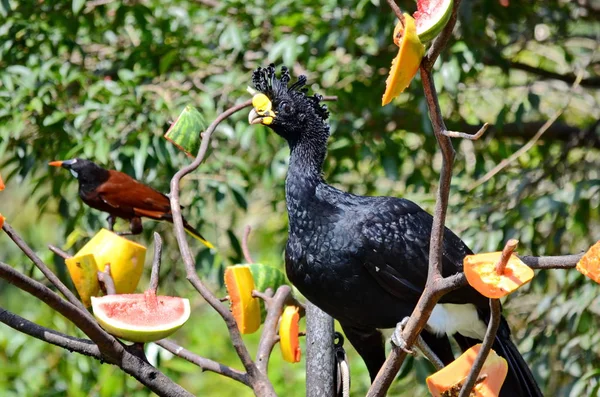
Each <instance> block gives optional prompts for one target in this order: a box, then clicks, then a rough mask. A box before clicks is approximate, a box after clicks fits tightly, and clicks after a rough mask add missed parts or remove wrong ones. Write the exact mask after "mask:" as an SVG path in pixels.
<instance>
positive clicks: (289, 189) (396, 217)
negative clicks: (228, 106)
mask: <svg viewBox="0 0 600 397" xmlns="http://www.w3.org/2000/svg"><path fill="white" fill-rule="evenodd" d="M289 82H290V74H289V72H288V70H287V69H286V68H285V67H282V68H281V77H280V78H278V77H277V76H276V73H275V68H274V66H273V65H270V66H269V67H267V68H258V69H257V70H256V71H254V74H253V76H252V83H253V85H254V88H255V89H256V90H257V93H256V94H255V95H254V97H253V100H252V104H253V107H254V108H253V109H252V111H251V112H250V115H249V117H248V121H249V122H250V124H263V125H266V126H268V127H270V128H271V129H272V130H273V131H275V132H276V133H277V134H278V135H280V136H281V137H283V138H284V139H285V140H286V141H287V142H288V144H289V147H290V150H291V158H290V165H289V170H288V174H287V178H286V201H287V210H288V217H289V239H288V242H287V245H286V249H285V264H286V271H287V275H288V277H289V279H290V281H291V282H292V283H293V284H294V285H295V286H296V287H297V288H298V289H299V290H300V292H302V294H304V296H305V297H306V298H307V299H309V300H310V301H311V302H313V303H314V304H315V305H317V306H318V307H320V308H321V309H322V310H324V311H325V312H327V313H328V314H330V315H331V316H332V317H334V318H335V319H337V320H338V321H339V322H340V324H341V326H342V328H343V330H344V333H345V334H346V336H347V337H348V339H349V340H350V342H351V343H352V345H353V346H354V347H355V348H356V350H357V351H358V353H359V354H360V355H361V356H362V358H363V360H364V361H365V363H366V365H367V368H368V370H369V374H370V376H371V379H372V380H373V379H374V378H375V376H376V375H377V372H378V371H379V369H380V368H381V366H382V365H383V363H384V361H385V350H384V339H383V336H382V334H381V332H380V330H381V329H390V328H394V327H396V325H397V323H399V322H401V321H402V320H403V319H404V318H405V317H407V316H410V315H411V313H412V311H413V309H414V308H415V305H416V303H417V301H418V299H419V297H420V296H421V294H422V292H423V290H424V288H425V281H426V279H427V272H428V263H429V241H430V236H431V228H432V221H433V218H432V216H431V215H430V214H429V213H427V212H425V211H424V210H423V209H421V208H420V207H419V206H418V205H417V204H415V203H413V202H411V201H408V200H405V199H402V198H396V197H365V196H357V195H354V194H350V193H346V192H343V191H341V190H338V189H336V188H334V187H332V186H330V185H328V184H327V183H326V182H325V181H324V180H323V177H322V166H323V161H324V160H325V155H326V151H327V140H328V138H329V125H328V122H327V119H328V116H329V114H328V111H327V108H326V107H325V106H324V105H322V104H321V103H320V102H321V99H322V97H321V96H319V95H314V96H308V95H307V88H303V86H304V85H305V84H306V77H305V76H300V77H299V78H298V80H297V81H296V82H295V83H293V84H291V85H289ZM471 253H472V252H471V250H470V249H469V248H468V247H467V246H466V245H465V243H463V242H462V241H461V239H460V238H458V237H457V236H456V235H455V234H454V233H452V231H450V230H449V229H447V228H446V230H445V232H444V243H443V259H442V262H443V271H442V274H443V276H450V275H453V274H456V273H459V272H461V271H462V262H463V258H464V257H465V256H466V255H468V254H471ZM489 318H490V309H489V300H488V299H487V298H485V297H484V296H482V295H481V294H479V293H478V292H477V291H475V290H474V289H473V288H472V287H470V286H465V287H462V288H460V289H457V290H455V291H452V292H450V293H448V294H446V295H445V296H443V297H442V299H441V300H440V301H439V303H438V304H437V305H436V307H435V309H434V310H433V313H432V315H431V318H430V319H429V321H428V323H427V326H426V329H425V330H424V331H423V332H422V334H421V335H422V336H423V338H424V340H425V341H426V343H427V344H428V345H429V346H430V347H431V348H432V349H433V351H434V352H435V353H436V354H437V355H438V357H439V358H440V359H441V360H442V361H443V362H444V363H445V364H449V363H450V362H452V361H453V360H454V355H453V353H452V350H451V346H450V341H449V339H448V336H453V337H454V338H455V339H456V341H457V342H458V344H459V345H460V347H461V349H463V351H464V350H467V349H468V348H469V347H471V346H473V345H474V344H476V343H479V342H480V341H481V340H482V339H483V337H484V335H485V332H486V327H487V322H488V320H489ZM396 335H397V334H396ZM493 348H494V350H495V351H496V352H497V353H498V354H500V355H502V356H503V357H504V358H505V359H506V360H507V361H508V364H509V372H508V376H507V379H506V381H505V383H504V385H503V387H502V392H501V395H502V396H503V397H509V396H510V397H515V396H541V395H542V394H541V392H540V389H539V388H538V386H537V384H536V382H535V380H534V378H533V375H532V374H531V371H530V370H529V368H528V366H527V364H526V363H525V361H524V359H523V358H522V357H521V355H520V354H519V352H518V350H517V348H516V346H515V345H514V344H513V342H512V341H511V339H510V329H509V327H508V324H507V323H506V320H504V318H502V321H501V324H500V328H499V331H498V334H497V337H496V340H495V343H494V346H493Z"/></svg>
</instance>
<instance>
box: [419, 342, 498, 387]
mask: <svg viewBox="0 0 600 397" xmlns="http://www.w3.org/2000/svg"><path fill="white" fill-rule="evenodd" d="M479 350H481V343H479V344H477V345H475V346H473V347H471V348H470V349H469V350H467V351H466V352H464V353H463V354H462V355H461V356H460V357H458V358H457V359H456V360H454V361H452V362H451V363H450V364H448V365H447V366H445V367H444V368H442V369H441V370H439V371H438V372H436V373H435V374H433V375H431V376H429V377H428V378H427V379H426V382H427V387H428V388H429V391H430V392H431V394H432V395H433V396H434V397H446V396H454V395H456V396H458V393H459V392H460V389H461V388H462V385H463V383H464V382H465V380H466V378H467V376H468V375H469V371H471V367H472V366H473V363H474V362H475V358H476V357H477V354H478V353H479ZM507 373H508V364H507V362H506V360H505V359H504V358H502V357H500V356H499V355H498V354H496V352H495V351H494V350H490V354H489V355H488V357H487V358H486V360H485V363H484V364H483V368H482V369H481V372H480V373H479V377H478V380H477V382H476V383H475V387H473V391H472V392H471V394H470V396H471V397H497V396H498V395H499V393H500V388H501V387H502V384H503V383H504V379H506V374H507Z"/></svg>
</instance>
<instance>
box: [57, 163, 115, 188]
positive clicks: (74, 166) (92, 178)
mask: <svg viewBox="0 0 600 397" xmlns="http://www.w3.org/2000/svg"><path fill="white" fill-rule="evenodd" d="M48 165H51V166H53V167H62V168H66V169H68V170H69V171H71V174H73V176H74V177H75V178H77V179H78V180H79V182H81V183H93V182H101V181H104V180H106V179H107V178H108V171H107V170H105V169H104V168H102V167H100V166H99V165H98V164H96V163H94V162H93V161H90V160H86V159H79V158H76V159H71V160H57V161H51V162H49V163H48Z"/></svg>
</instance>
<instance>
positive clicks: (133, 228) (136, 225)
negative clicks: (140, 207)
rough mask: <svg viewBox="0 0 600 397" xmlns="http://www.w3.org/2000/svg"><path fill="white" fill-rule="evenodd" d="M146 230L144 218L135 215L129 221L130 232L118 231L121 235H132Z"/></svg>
mask: <svg viewBox="0 0 600 397" xmlns="http://www.w3.org/2000/svg"><path fill="white" fill-rule="evenodd" d="M143 231H144V227H143V226H142V219H141V218H138V217H135V218H131V220H130V221H129V231H128V232H120V233H117V234H118V235H119V236H132V235H136V234H140V233H142V232H143Z"/></svg>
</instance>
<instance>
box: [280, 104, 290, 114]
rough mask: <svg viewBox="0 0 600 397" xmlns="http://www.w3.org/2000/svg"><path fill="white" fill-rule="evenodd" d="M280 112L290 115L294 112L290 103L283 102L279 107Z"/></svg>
mask: <svg viewBox="0 0 600 397" xmlns="http://www.w3.org/2000/svg"><path fill="white" fill-rule="evenodd" d="M279 110H280V111H282V112H284V113H289V112H291V111H292V107H291V106H290V104H289V103H287V102H283V103H282V104H281V105H279Z"/></svg>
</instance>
